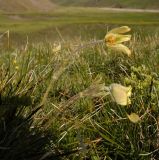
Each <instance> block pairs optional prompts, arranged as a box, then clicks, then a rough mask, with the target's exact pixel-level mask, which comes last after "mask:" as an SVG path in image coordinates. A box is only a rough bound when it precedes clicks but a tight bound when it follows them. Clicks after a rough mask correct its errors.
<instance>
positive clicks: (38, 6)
mask: <svg viewBox="0 0 159 160" xmlns="http://www.w3.org/2000/svg"><path fill="white" fill-rule="evenodd" d="M55 7H56V5H55V4H54V3H53V2H51V1H50V0H0V10H1V11H6V12H23V11H32V12H34V11H35V12H37V11H50V10H53V9H54V8H55Z"/></svg>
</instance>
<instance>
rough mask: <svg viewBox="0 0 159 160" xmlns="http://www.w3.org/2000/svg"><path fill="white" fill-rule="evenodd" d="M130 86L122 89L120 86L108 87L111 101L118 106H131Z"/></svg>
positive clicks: (114, 84) (112, 85)
mask: <svg viewBox="0 0 159 160" xmlns="http://www.w3.org/2000/svg"><path fill="white" fill-rule="evenodd" d="M131 90H132V88H131V86H129V87H124V86H122V85H120V84H116V83H113V84H111V85H110V86H109V92H110V95H111V97H112V100H113V101H115V102H116V103H117V104H119V105H123V106H125V105H128V104H131V100H130V96H131Z"/></svg>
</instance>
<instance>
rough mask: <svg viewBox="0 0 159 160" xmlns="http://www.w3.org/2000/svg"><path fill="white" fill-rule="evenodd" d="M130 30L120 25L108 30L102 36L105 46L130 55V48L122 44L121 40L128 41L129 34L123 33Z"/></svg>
mask: <svg viewBox="0 0 159 160" xmlns="http://www.w3.org/2000/svg"><path fill="white" fill-rule="evenodd" d="M130 30H131V29H130V28H129V27H128V26H122V27H119V28H115V29H112V30H110V31H109V32H108V33H107V34H106V36H105V38H104V41H105V43H106V46H107V47H108V48H109V49H112V50H116V51H119V52H123V53H125V54H127V55H128V56H130V55H131V51H130V49H129V48H128V47H126V46H125V45H123V44H122V43H123V42H126V41H130V39H131V35H124V33H127V32H129V31H130Z"/></svg>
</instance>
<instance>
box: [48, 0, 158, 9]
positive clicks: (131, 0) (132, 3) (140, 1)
mask: <svg viewBox="0 0 159 160" xmlns="http://www.w3.org/2000/svg"><path fill="white" fill-rule="evenodd" d="M51 1H52V2H54V3H57V4H59V5H64V6H93V7H94V6H98V7H114V8H141V9H159V0H51Z"/></svg>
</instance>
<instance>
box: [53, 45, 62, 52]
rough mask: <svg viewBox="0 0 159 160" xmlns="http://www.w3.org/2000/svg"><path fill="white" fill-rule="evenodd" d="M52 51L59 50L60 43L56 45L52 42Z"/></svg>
mask: <svg viewBox="0 0 159 160" xmlns="http://www.w3.org/2000/svg"><path fill="white" fill-rule="evenodd" d="M52 51H53V52H54V53H57V52H59V51H61V44H60V43H59V44H58V45H57V44H54V46H53V49H52Z"/></svg>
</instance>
